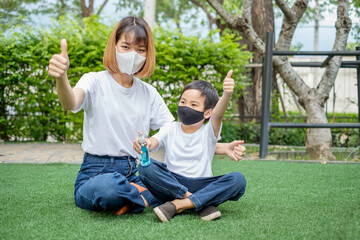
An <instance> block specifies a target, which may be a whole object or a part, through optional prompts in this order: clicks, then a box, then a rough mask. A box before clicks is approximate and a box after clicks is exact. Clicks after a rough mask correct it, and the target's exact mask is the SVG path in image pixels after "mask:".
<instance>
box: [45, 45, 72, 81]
mask: <svg viewBox="0 0 360 240" xmlns="http://www.w3.org/2000/svg"><path fill="white" fill-rule="evenodd" d="M60 46H61V53H60V54H54V55H53V56H52V57H51V59H50V61H49V71H48V73H49V75H50V76H52V77H55V78H61V79H64V78H65V76H66V72H67V70H68V69H69V66H70V61H69V56H68V53H67V43H66V39H62V40H61V43H60Z"/></svg>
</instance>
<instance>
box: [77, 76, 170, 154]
mask: <svg viewBox="0 0 360 240" xmlns="http://www.w3.org/2000/svg"><path fill="white" fill-rule="evenodd" d="M74 88H81V89H83V90H84V91H85V98H84V101H83V102H82V104H81V106H80V107H79V108H78V109H76V110H74V111H73V112H74V113H75V112H78V111H79V110H81V109H84V126H83V136H84V139H83V143H82V148H83V150H84V151H85V152H87V153H90V154H94V155H100V156H102V155H108V156H132V157H137V156H138V154H137V153H136V151H135V150H134V149H133V142H134V140H135V138H136V136H137V134H138V131H139V130H141V131H142V132H143V134H144V136H148V135H149V130H150V128H151V129H153V130H156V129H159V128H160V127H162V126H164V125H166V124H167V123H169V122H172V121H173V120H174V117H173V116H172V115H171V113H170V111H169V109H168V108H167V106H166V105H165V102H164V100H163V99H162V97H161V96H160V94H159V93H158V92H157V90H156V89H155V88H154V87H153V86H151V85H150V84H148V83H145V82H143V81H141V80H140V79H138V78H136V77H134V83H133V85H132V86H131V87H130V88H125V87H123V86H121V85H120V84H118V83H117V82H116V81H115V79H114V78H113V77H112V76H111V75H110V74H109V72H108V71H102V72H94V73H88V74H84V75H83V76H82V77H81V79H80V80H79V81H78V82H77V84H76V86H75V87H74Z"/></svg>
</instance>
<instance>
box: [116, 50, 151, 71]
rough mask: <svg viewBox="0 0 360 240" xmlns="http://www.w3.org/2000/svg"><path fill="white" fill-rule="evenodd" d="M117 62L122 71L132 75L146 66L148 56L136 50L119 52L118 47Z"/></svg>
mask: <svg viewBox="0 0 360 240" xmlns="http://www.w3.org/2000/svg"><path fill="white" fill-rule="evenodd" d="M115 52H116V62H117V65H118V68H119V70H120V72H122V73H126V74H128V75H132V74H134V73H137V72H138V71H139V70H140V69H141V68H142V66H144V63H145V60H146V57H143V56H141V55H140V54H138V53H137V52H135V51H131V52H126V53H119V52H118V51H117V50H116V49H115Z"/></svg>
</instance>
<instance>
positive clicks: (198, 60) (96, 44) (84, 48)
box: [0, 16, 249, 141]
mask: <svg viewBox="0 0 360 240" xmlns="http://www.w3.org/2000/svg"><path fill="white" fill-rule="evenodd" d="M111 31H112V28H110V27H108V26H106V25H104V24H101V23H100V22H99V19H98V17H97V16H93V17H91V18H85V19H83V21H82V22H78V21H77V20H73V19H71V18H68V17H66V18H65V17H64V18H61V19H60V20H59V21H58V22H54V23H53V26H52V27H51V28H50V29H48V30H46V29H45V30H35V29H30V28H28V27H24V28H22V29H21V30H19V29H17V30H16V31H15V30H13V31H11V30H8V31H7V32H6V34H5V33H2V32H1V33H0V112H1V116H0V139H3V140H5V141H10V140H15V141H16V140H36V141H44V140H47V139H48V137H49V136H50V137H52V138H54V139H55V140H57V141H79V140H81V139H82V121H83V114H82V112H80V113H77V114H73V113H71V112H68V111H63V110H62V107H61V105H60V103H59V101H58V98H57V94H56V88H55V79H54V78H53V77H50V76H48V74H47V68H48V64H49V60H50V58H51V56H52V55H53V54H56V53H60V51H61V50H60V40H61V39H62V38H66V39H67V42H68V54H69V59H70V68H69V70H68V77H69V81H70V84H71V86H74V85H75V84H76V82H77V81H78V80H79V79H80V77H81V76H82V75H83V74H84V73H88V72H96V71H101V70H104V67H103V64H102V57H103V51H104V49H105V46H106V44H107V41H108V37H109V35H110V33H111ZM236 40H237V39H235V37H234V36H231V35H229V36H225V37H224V38H223V39H222V40H221V41H220V42H218V43H214V42H212V41H211V40H210V39H205V40H199V39H197V38H196V37H185V36H183V35H182V34H181V33H178V32H166V31H164V30H162V29H158V30H156V31H155V43H156V48H157V64H156V69H155V72H154V74H153V76H152V77H150V78H148V79H144V80H145V81H148V82H149V83H150V84H152V85H153V86H154V87H156V88H157V89H158V91H159V92H160V94H161V95H162V96H163V97H164V99H165V102H166V103H167V105H168V106H169V109H170V110H171V112H172V113H173V114H174V116H175V114H176V105H177V101H178V99H177V98H178V96H179V94H180V91H181V89H182V87H183V86H184V85H185V84H187V83H189V82H190V81H193V80H196V79H203V80H207V81H210V82H212V83H213V84H214V85H215V87H216V88H217V89H218V90H219V91H220V94H221V88H222V87H221V84H222V80H223V78H224V77H225V76H226V73H227V71H229V70H230V69H234V74H233V77H234V79H235V80H236V83H237V89H240V88H241V87H242V80H243V79H244V77H243V76H245V75H244V74H243V72H244V71H245V68H244V65H245V64H246V63H247V62H248V58H249V53H248V52H245V51H243V49H242V48H240V47H239V45H238V43H237V41H236Z"/></svg>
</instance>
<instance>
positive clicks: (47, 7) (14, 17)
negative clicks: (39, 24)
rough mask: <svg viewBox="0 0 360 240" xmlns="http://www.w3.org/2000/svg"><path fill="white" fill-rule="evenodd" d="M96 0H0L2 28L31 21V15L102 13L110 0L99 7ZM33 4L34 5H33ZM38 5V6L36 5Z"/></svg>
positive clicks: (56, 15)
mask: <svg viewBox="0 0 360 240" xmlns="http://www.w3.org/2000/svg"><path fill="white" fill-rule="evenodd" d="M94 2H95V0H89V1H86V0H56V1H55V2H50V1H39V0H25V1H20V0H2V1H0V26H1V27H0V28H1V29H3V30H4V29H6V28H7V27H9V26H11V25H13V26H14V25H21V24H24V23H29V22H31V18H30V17H29V16H30V15H49V16H53V17H56V18H59V17H60V16H62V15H65V14H70V15H71V14H74V15H76V16H78V17H82V18H84V17H91V16H92V15H94V14H96V15H100V14H101V12H102V11H103V9H104V7H105V6H106V4H107V3H108V0H103V1H102V3H101V4H100V6H99V8H98V9H97V10H96V9H95V7H94ZM31 4H32V5H31ZM34 6H36V7H34Z"/></svg>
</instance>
